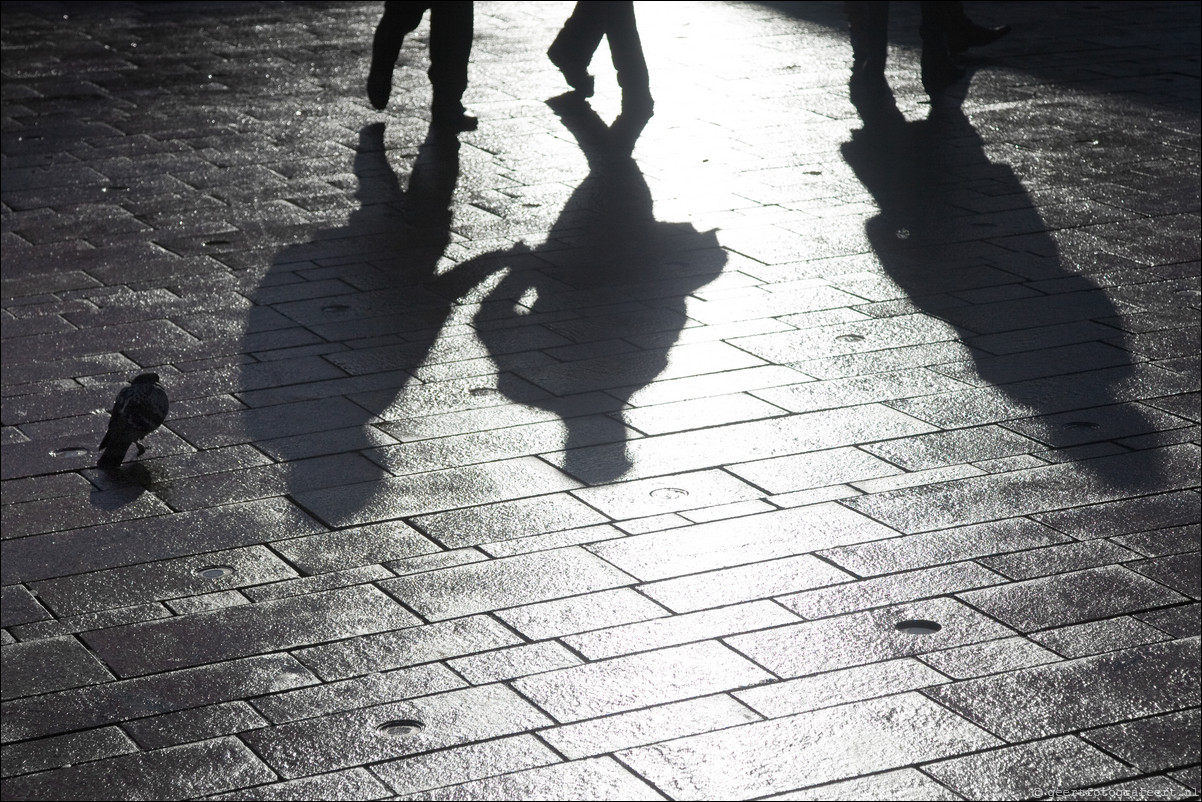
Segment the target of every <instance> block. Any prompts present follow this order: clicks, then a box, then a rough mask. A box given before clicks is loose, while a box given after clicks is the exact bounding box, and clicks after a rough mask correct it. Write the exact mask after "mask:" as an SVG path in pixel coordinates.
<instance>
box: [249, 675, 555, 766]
mask: <svg viewBox="0 0 1202 802" xmlns="http://www.w3.org/2000/svg"><path fill="white" fill-rule="evenodd" d="M402 720H416V721H419V722H421V723H422V724H423V725H424V726H423V727H422V728H421V729H420V730H419V731H417V732H414V733H412V734H409V735H406V736H404V737H398V736H395V735H389V734H387V733H385V732H383V731H381V730H380V729H379V727H381V726H382V725H385V724H388V723H389V722H393V721H402ZM548 723H550V722H549V721H548V720H547V718H546V716H544V715H542V714H541V713H539V712H538V711H537V710H536V709H534V708H533V707H531V706H530V705H529V704H528V703H526V702H525V701H523V700H522V699H521V698H520V697H518V696H517V694H515V693H514V692H513V691H511V690H509V689H508V688H506V687H504V686H502V685H483V686H480V687H478V688H465V689H463V690H457V691H449V692H447V693H441V694H436V695H434V696H424V697H421V698H418V699H414V700H412V701H407V702H396V703H392V704H386V705H377V706H375V707H369V708H364V709H362V710H352V711H349V712H346V713H335V714H333V715H329V716H324V717H322V718H320V719H307V720H305V721H297V722H293V723H290V724H281V725H279V726H276V727H271V728H269V729H265V730H255V731H254V732H250V733H247V734H245V735H243V736H242V737H243V738H244V739H245V741H246V742H247V744H249V745H250V747H251V748H252V749H254V750H255V753H256V754H258V755H261V756H262V758H263V760H264V762H266V763H267V765H269V766H271V767H272V768H273V769H275V771H276V772H278V773H279V774H280V775H282V776H283V777H285V778H288V779H291V778H294V777H299V776H306V775H309V774H318V773H324V772H328V771H335V770H337V769H342V768H348V767H352V766H358V765H362V764H364V763H375V762H377V761H381V760H387V759H389V758H396V757H402V756H404V755H414V754H419V753H421V752H429V751H433V750H436V749H443V748H446V747H450V746H457V745H460V744H466V743H473V742H477V741H487V740H491V739H494V738H497V737H499V736H502V735H512V734H515V733H519V732H522V731H524V730H527V729H531V728H534V727H540V726H543V725H546V724H548Z"/></svg>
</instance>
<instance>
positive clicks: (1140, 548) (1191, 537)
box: [1113, 524, 1202, 557]
mask: <svg viewBox="0 0 1202 802" xmlns="http://www.w3.org/2000/svg"><path fill="white" fill-rule="evenodd" d="M1113 540H1114V541H1115V542H1116V543H1118V544H1119V545H1121V546H1125V547H1126V548H1129V549H1133V550H1135V551H1137V552H1139V553H1140V554H1143V555H1144V556H1145V557H1164V556H1167V555H1169V554H1182V553H1184V552H1188V551H1193V550H1194V547H1195V546H1197V544H1198V542H1199V541H1200V540H1202V526H1199V525H1198V524H1191V525H1188V526H1173V527H1169V528H1167V529H1158V530H1156V531H1152V532H1139V533H1137V534H1134V535H1119V536H1117V537H1115V538H1113Z"/></svg>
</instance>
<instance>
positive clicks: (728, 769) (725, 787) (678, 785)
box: [618, 693, 998, 799]
mask: <svg viewBox="0 0 1202 802" xmlns="http://www.w3.org/2000/svg"><path fill="white" fill-rule="evenodd" d="M832 733H837V734H838V737H831V734H832ZM848 743H856V744H857V745H858V747H857V748H856V749H854V750H850V749H847V744H848ZM997 744H998V741H997V739H996V738H994V737H993V736H992V735H989V734H988V733H986V732H984V731H983V730H980V729H978V728H977V727H976V726H974V725H972V724H970V723H969V722H967V721H965V720H964V719H962V718H960V717H958V716H956V715H954V714H952V713H950V712H948V711H947V710H945V709H944V708H941V707H939V706H938V705H935V704H933V703H932V702H930V700H928V699H924V698H923V697H922V696H920V695H918V694H914V693H909V694H902V695H900V696H892V697H888V698H886V699H874V700H870V701H866V702H855V703H853V704H849V705H841V706H839V707H835V708H829V709H827V710H819V711H815V712H812V713H802V714H800V715H796V716H788V717H786V718H781V719H772V720H770V721H765V722H761V723H757V724H747V725H744V726H741V727H732V728H730V729H726V730H722V731H720V732H715V733H709V734H705V735H695V736H692V737H689V738H680V739H677V740H675V741H669V742H667V743H664V744H658V745H655V746H644V747H640V748H638V749H630V750H626V751H623V752H619V753H618V756H619V757H620V758H621V759H622V762H623V763H626V764H627V765H629V766H631V767H632V768H633V769H634V770H635V771H637V772H638V773H639V774H640V775H642V776H643V777H646V778H647V779H648V780H650V781H651V782H652V783H654V784H655V785H656V787H659V788H663V789H664V790H665V791H666V792H667V793H668V794H669V795H670V796H672V797H674V798H677V799H680V798H698V797H699V798H709V799H748V798H752V797H758V796H766V795H769V794H773V793H780V792H783V791H790V790H792V789H794V788H802V787H805V786H809V785H818V784H821V783H826V782H832V781H834V780H841V779H845V778H848V777H854V776H856V775H859V774H872V773H876V772H880V771H886V770H889V769H895V768H901V767H904V766H909V765H911V764H913V763H915V762H919V763H921V762H925V761H928V760H936V759H938V758H940V757H945V756H948V755H955V754H959V753H961V752H967V751H973V750H977V749H983V748H988V747H990V746H994V745H997ZM786 745H787V748H783V747H785V746H786Z"/></svg>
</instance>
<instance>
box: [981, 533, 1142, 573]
mask: <svg viewBox="0 0 1202 802" xmlns="http://www.w3.org/2000/svg"><path fill="white" fill-rule="evenodd" d="M978 559H979V561H980V562H981V563H982V564H983V565H987V566H989V567H990V568H992V569H993V570H995V571H997V572H999V573H1001V574H1004V575H1005V576H1008V577H1010V578H1011V579H1032V578H1035V577H1041V576H1048V575H1050V574H1061V573H1067V572H1069V571H1079V570H1082V569H1085V568H1094V567H1097V566H1101V565H1115V564H1117V563H1130V562H1131V560H1134V559H1136V555H1135V554H1134V553H1133V552H1130V551H1128V550H1127V549H1124V548H1122V547H1121V546H1117V545H1115V544H1113V543H1110V542H1107V541H1097V540H1094V541H1086V542H1084V543H1064V544H1061V545H1057V546H1048V547H1046V548H1042V549H1031V550H1030V551H1022V552H1019V553H1017V554H1005V555H1001V556H997V557H981V558H978ZM1128 567H1132V566H1130V565H1129V566H1128Z"/></svg>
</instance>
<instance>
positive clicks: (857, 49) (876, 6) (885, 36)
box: [843, 0, 889, 80]
mask: <svg viewBox="0 0 1202 802" xmlns="http://www.w3.org/2000/svg"><path fill="white" fill-rule="evenodd" d="M843 7H844V10H845V11H846V12H847V22H848V25H849V28H850V32H851V56H852V63H851V71H852V77H853V79H855V78H858V79H880V80H884V77H885V59H886V57H887V56H888V48H889V3H888V2H884V0H869V1H868V2H847V3H844V4H843Z"/></svg>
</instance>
